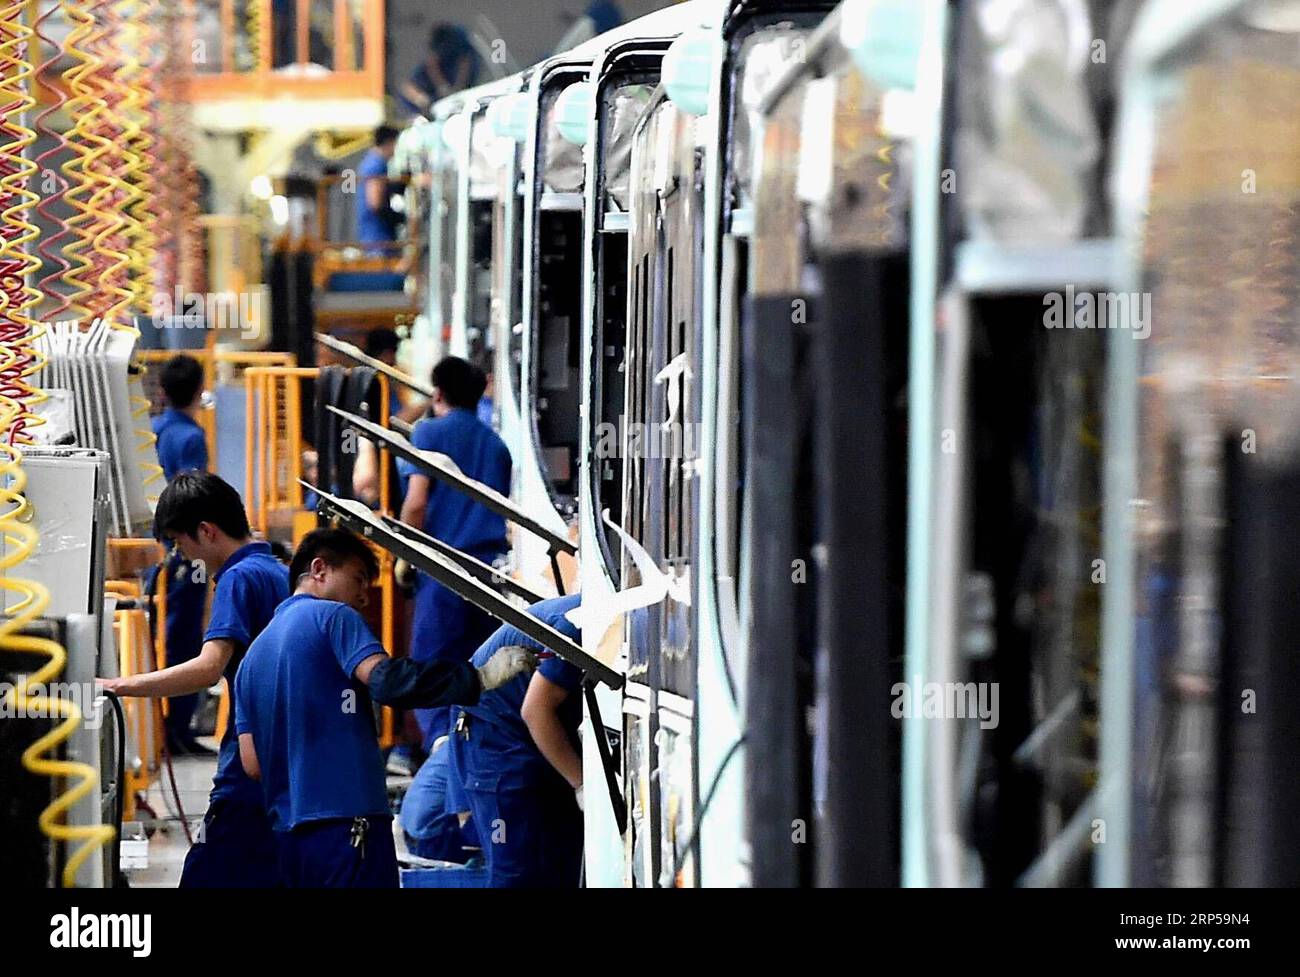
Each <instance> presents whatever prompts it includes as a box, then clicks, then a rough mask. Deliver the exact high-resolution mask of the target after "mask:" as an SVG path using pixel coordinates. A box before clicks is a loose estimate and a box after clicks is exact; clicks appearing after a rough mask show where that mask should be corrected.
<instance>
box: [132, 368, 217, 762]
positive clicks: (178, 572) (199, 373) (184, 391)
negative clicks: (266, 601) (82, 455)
mask: <svg viewBox="0 0 1300 977" xmlns="http://www.w3.org/2000/svg"><path fill="white" fill-rule="evenodd" d="M159 385H160V386H161V387H162V392H163V396H164V397H165V398H166V400H167V409H166V410H165V411H164V412H163V413H161V414H159V415H158V416H157V417H155V418H154V419H153V432H154V434H155V435H156V437H157V439H158V442H157V448H158V463H159V464H160V465H161V466H162V470H163V474H164V475H166V476H167V479H168V481H170V480H171V479H172V478H173V477H175V476H176V475H178V474H180V473H181V472H184V471H206V470H207V468H208V440H207V437H206V436H205V435H204V433H203V428H201V427H200V426H199V423H198V419H197V414H198V411H199V405H200V395H201V393H202V391H203V367H202V366H201V365H200V364H199V361H198V360H196V359H194V357H192V356H186V355H184V354H183V353H182V354H179V355H177V356H173V357H172V358H171V359H169V360H168V361H167V362H166V363H164V364H163V367H162V370H161V371H159ZM164 564H165V565H166V568H167V578H166V579H167V621H166V624H165V627H166V634H167V664H168V665H179V664H181V663H183V662H187V661H191V660H192V659H193V658H195V657H196V656H197V655H198V653H199V649H200V648H202V647H203V612H204V609H205V606H206V604H207V600H208V582H207V578H206V576H205V575H204V574H198V573H195V572H194V567H193V566H191V565H190V564H189V563H188V562H186V560H185V558H184V557H182V556H181V554H180V553H179V552H178V551H176V550H173V551H172V552H171V553H170V554H169V555H168V557H167V559H166V560H165V561H164ZM162 566H163V564H160V565H159V566H155V567H153V568H151V570H150V571H149V572H148V573H147V574H146V576H145V581H144V590H145V593H148V594H152V593H154V592H155V590H156V587H157V584H158V580H159V579H160V577H161V574H160V570H161V569H162ZM198 701H199V697H198V694H197V693H190V694H188V695H177V696H172V697H171V698H169V699H168V700H167V718H166V721H165V724H164V725H165V731H166V738H167V749H168V751H169V752H170V753H171V754H172V755H173V756H211V755H212V751H211V750H209V749H208V748H207V747H205V746H204V745H203V744H201V743H199V741H198V740H197V739H196V738H195V736H194V734H193V732H191V730H190V724H191V722H193V720H194V710H195V708H196V707H197V706H198Z"/></svg>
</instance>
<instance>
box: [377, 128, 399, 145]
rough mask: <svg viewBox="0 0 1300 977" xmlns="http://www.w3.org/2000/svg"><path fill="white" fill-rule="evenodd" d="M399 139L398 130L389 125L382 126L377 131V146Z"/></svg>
mask: <svg viewBox="0 0 1300 977" xmlns="http://www.w3.org/2000/svg"><path fill="white" fill-rule="evenodd" d="M396 139H397V130H396V129H394V128H393V127H392V126H389V125H382V126H379V127H378V128H376V129H375V145H376V146H383V145H385V144H387V143H390V142H394V141H395V140H396Z"/></svg>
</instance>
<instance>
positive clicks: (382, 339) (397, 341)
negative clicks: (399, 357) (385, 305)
mask: <svg viewBox="0 0 1300 977" xmlns="http://www.w3.org/2000/svg"><path fill="white" fill-rule="evenodd" d="M401 342H402V340H401V338H400V337H399V336H398V335H397V333H396V332H394V331H393V330H392V329H372V330H370V332H368V333H367V334H366V355H367V356H373V357H375V358H376V359H378V358H379V357H380V356H382V355H383V354H384V353H387V352H390V351H391V352H394V353H395V352H397V347H398V346H399V345H401Z"/></svg>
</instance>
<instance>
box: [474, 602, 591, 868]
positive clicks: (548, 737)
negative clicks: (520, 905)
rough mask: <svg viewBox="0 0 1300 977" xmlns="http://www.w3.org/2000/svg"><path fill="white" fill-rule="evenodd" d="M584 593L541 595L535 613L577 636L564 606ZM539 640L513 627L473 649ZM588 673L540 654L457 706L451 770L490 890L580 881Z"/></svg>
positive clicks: (485, 652)
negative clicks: (533, 665) (518, 672)
mask: <svg viewBox="0 0 1300 977" xmlns="http://www.w3.org/2000/svg"><path fill="white" fill-rule="evenodd" d="M579 601H580V598H579V597H578V596H577V595H571V596H568V597H554V598H551V599H550V600H544V601H539V602H538V603H536V604H534V605H533V606H532V607H530V608H529V610H528V613H529V614H531V615H532V616H533V617H535V618H537V619H538V620H541V621H544V622H545V623H547V624H549V625H550V626H551V627H553V628H554V629H555V630H557V631H559V632H560V633H561V634H564V635H567V636H569V637H571V638H573V639H574V640H575V641H576V640H580V635H579V633H578V629H577V628H576V627H574V626H573V624H571V623H570V622H569V621H568V619H567V618H566V617H565V614H566V613H567V612H568V611H570V610H572V609H573V608H575V607H577V606H578V603H579ZM513 646H522V647H531V648H538V647H539V646H538V645H537V643H536V642H535V641H533V640H532V639H531V638H529V637H527V636H526V635H525V634H524V633H523V632H522V631H519V630H518V629H517V628H514V627H512V626H510V625H505V626H503V627H501V628H499V629H498V630H497V631H496V633H494V634H493V635H492V637H491V638H489V639H488V640H487V641H486V642H484V644H483V646H482V647H481V648H479V650H478V651H477V652H475V653H474V657H473V658H472V659H471V661H472V662H473V663H474V664H475V665H479V664H482V663H483V662H486V661H490V660H491V658H492V656H493V655H494V654H495V653H496V652H497V650H498V649H500V648H503V647H513ZM581 686H582V671H581V669H579V668H577V667H576V666H574V665H571V664H569V663H568V662H565V661H564V660H563V659H560V658H557V657H554V656H551V657H543V658H542V660H541V661H540V663H539V664H538V666H537V671H536V672H535V673H534V674H533V675H532V676H531V677H530V676H521V677H519V678H516V679H514V680H513V681H511V682H507V683H505V684H504V685H502V686H501V687H500V688H499V689H496V690H495V691H493V692H485V693H484V694H483V695H482V696H480V698H479V701H478V703H477V704H467V705H465V706H463V707H462V708H459V709H457V710H455V711H456V712H457V719H456V724H455V727H454V728H453V731H452V734H451V740H450V743H451V747H452V753H451V764H452V776H453V778H455V779H457V780H458V781H459V783H460V786H461V787H463V789H464V794H465V796H466V798H467V799H468V803H469V806H470V811H471V815H472V820H473V822H474V825H475V828H476V830H477V832H478V838H479V842H480V844H481V845H482V848H483V854H484V857H485V859H486V862H487V870H488V885H489V886H491V887H492V888H537V887H541V888H569V887H577V885H578V884H579V880H580V878H581V874H582V807H581V804H582V755H581V753H580V752H579V747H578V728H579V726H580V724H581V722H582V696H581V693H580V689H581Z"/></svg>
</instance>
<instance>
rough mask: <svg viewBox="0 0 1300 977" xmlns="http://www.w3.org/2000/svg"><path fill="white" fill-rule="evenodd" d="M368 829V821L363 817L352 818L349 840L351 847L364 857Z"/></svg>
mask: <svg viewBox="0 0 1300 977" xmlns="http://www.w3.org/2000/svg"><path fill="white" fill-rule="evenodd" d="M369 830H370V822H369V821H367V820H366V819H365V818H353V819H352V833H351V837H350V839H349V840H350V842H351V844H352V847H353V848H355V849H356V850H357V851H358V852H360V854H361V857H362V858H365V857H366V832H367V831H369Z"/></svg>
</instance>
